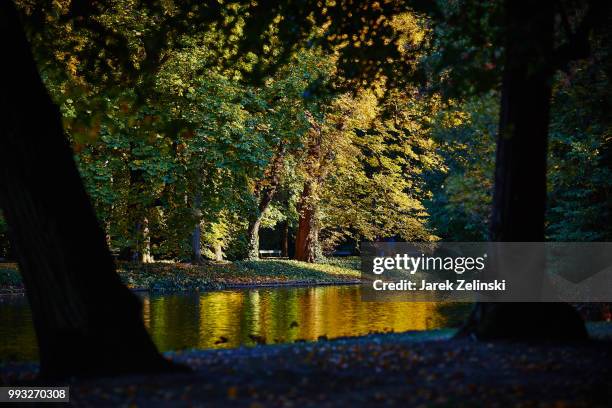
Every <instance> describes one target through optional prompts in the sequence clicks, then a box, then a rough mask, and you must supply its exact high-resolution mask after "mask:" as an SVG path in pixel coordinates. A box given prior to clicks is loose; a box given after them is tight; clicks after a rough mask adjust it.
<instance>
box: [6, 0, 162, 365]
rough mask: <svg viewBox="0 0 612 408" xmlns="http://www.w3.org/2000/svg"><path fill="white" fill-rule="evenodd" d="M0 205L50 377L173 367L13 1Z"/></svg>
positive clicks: (8, 21) (9, 16) (8, 16)
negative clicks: (130, 282) (125, 278)
mask: <svg viewBox="0 0 612 408" xmlns="http://www.w3.org/2000/svg"><path fill="white" fill-rule="evenodd" d="M0 21H1V24H0V30H1V31H2V32H1V35H0V41H2V42H3V43H2V49H3V50H4V55H5V56H6V61H10V63H6V64H4V66H5V69H7V70H8V71H7V72H6V73H5V75H3V76H2V78H3V79H2V80H3V82H4V83H3V84H2V89H3V91H2V93H1V94H0V112H1V113H2V115H3V120H2V121H0V204H1V206H2V209H3V212H4V216H5V217H6V221H7V223H8V225H9V228H10V233H11V238H12V242H13V243H14V244H15V247H16V248H17V255H18V260H19V268H20V272H21V274H22V276H23V280H24V284H25V287H26V291H27V295H28V299H29V302H30V306H31V309H32V315H33V320H34V326H35V329H36V335H37V339H38V346H39V355H40V374H41V376H43V377H65V376H85V375H101V374H114V373H124V372H144V371H154V370H163V369H169V368H171V367H173V366H172V365H171V363H169V362H168V361H166V360H165V359H163V358H162V357H161V355H160V354H159V353H158V351H157V349H156V347H155V345H154V344H153V342H152V341H151V338H150V337H149V335H148V334H147V332H146V330H145V327H144V324H143V320H142V316H141V304H140V302H139V300H138V298H137V297H136V296H135V295H133V294H132V293H131V292H130V291H129V290H128V289H127V288H126V287H125V286H124V285H123V284H122V283H121V281H120V280H119V277H118V275H117V274H116V273H115V266H114V262H113V259H112V257H111V255H110V253H109V251H108V248H107V246H106V242H105V236H104V232H103V230H102V228H100V226H99V224H98V221H97V219H96V216H95V214H94V211H93V208H92V206H91V204H90V202H89V198H88V196H87V193H86V192H85V189H84V187H83V184H82V182H81V178H80V176H79V173H78V171H77V168H76V165H75V163H74V160H73V157H72V150H71V149H70V146H69V144H68V142H67V140H66V137H65V136H64V132H63V129H62V125H61V115H60V112H59V109H58V107H57V106H55V105H54V104H53V102H52V101H51V98H50V97H49V95H48V94H47V91H46V89H45V87H44V85H43V82H42V80H41V78H40V76H39V74H38V71H37V68H36V65H35V63H34V60H33V58H32V55H31V51H30V46H29V44H28V42H27V40H26V37H25V35H24V32H23V29H22V27H21V26H20V23H19V21H20V20H19V17H18V14H17V11H16V10H15V7H14V5H13V2H11V1H4V2H1V4H0ZM58 198H59V199H58Z"/></svg>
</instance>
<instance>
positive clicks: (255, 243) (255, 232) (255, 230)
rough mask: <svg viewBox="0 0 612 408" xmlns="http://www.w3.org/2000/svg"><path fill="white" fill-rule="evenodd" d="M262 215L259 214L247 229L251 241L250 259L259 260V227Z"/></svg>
mask: <svg viewBox="0 0 612 408" xmlns="http://www.w3.org/2000/svg"><path fill="white" fill-rule="evenodd" d="M261 218H262V215H261V214H258V215H257V218H255V219H254V220H251V221H250V222H249V226H248V229H247V237H248V240H249V248H248V254H247V256H248V258H249V259H259V227H260V226H261Z"/></svg>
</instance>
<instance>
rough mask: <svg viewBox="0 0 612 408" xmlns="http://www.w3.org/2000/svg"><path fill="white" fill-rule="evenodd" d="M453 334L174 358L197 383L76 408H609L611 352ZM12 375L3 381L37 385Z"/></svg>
mask: <svg viewBox="0 0 612 408" xmlns="http://www.w3.org/2000/svg"><path fill="white" fill-rule="evenodd" d="M448 335H449V332H448V331H438V332H436V331H433V332H427V334H426V336H427V337H426V339H425V340H424V339H423V337H421V336H423V334H421V335H415V333H403V334H385V335H370V336H365V337H358V338H349V339H339V340H334V341H318V342H314V343H303V344H289V345H278V346H258V347H252V348H239V349H234V350H223V351H189V352H182V353H169V354H167V355H168V356H169V357H170V358H172V359H173V360H175V361H179V362H182V363H185V364H187V365H189V366H191V367H192V368H194V370H195V372H194V373H193V374H175V375H155V376H131V377H123V378H109V379H102V380H95V381H94V380H87V381H78V382H72V384H71V396H72V402H74V403H75V405H78V406H91V405H95V406H111V405H112V406H119V405H124V404H125V406H128V405H131V404H136V405H137V406H147V407H150V406H168V405H170V404H172V406H194V405H195V406H245V407H260V406H261V407H263V406H266V407H267V406H313V407H315V406H316V407H319V406H344V407H347V406H360V405H368V406H418V405H423V406H510V405H511V406H514V405H517V404H519V405H521V406H551V407H564V406H589V407H590V406H602V407H604V406H609V401H610V400H611V399H612V381H611V380H612V372H611V370H612V347H611V346H612V342H610V340H597V341H591V342H589V343H585V344H575V345H554V344H539V345H536V344H533V345H529V344H521V343H480V342H475V341H471V340H446V338H447V337H448ZM32 368H33V366H28V365H23V364H21V365H16V366H5V367H4V368H3V369H2V372H3V379H4V380H5V381H6V380H10V381H11V382H14V381H15V380H16V379H17V378H21V379H26V378H28V377H30V376H31V375H32Z"/></svg>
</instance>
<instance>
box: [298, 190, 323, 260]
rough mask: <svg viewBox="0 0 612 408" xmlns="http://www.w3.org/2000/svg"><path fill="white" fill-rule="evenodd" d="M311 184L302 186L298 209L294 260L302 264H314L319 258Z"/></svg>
mask: <svg viewBox="0 0 612 408" xmlns="http://www.w3.org/2000/svg"><path fill="white" fill-rule="evenodd" d="M313 184H314V182H312V181H306V183H305V184H304V190H302V195H301V197H300V203H299V208H298V211H299V213H300V219H299V223H298V231H297V237H296V239H295V259H297V260H298V261H303V262H315V261H316V260H317V259H319V258H320V248H319V223H318V219H317V207H316V203H314V202H313V199H312V195H313V191H314V185H313Z"/></svg>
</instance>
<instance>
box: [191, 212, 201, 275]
mask: <svg viewBox="0 0 612 408" xmlns="http://www.w3.org/2000/svg"><path fill="white" fill-rule="evenodd" d="M201 237H202V231H201V228H200V223H199V222H198V223H197V224H196V225H195V227H194V228H193V233H192V234H191V252H192V255H191V263H193V264H194V265H198V264H200V263H201V262H202V244H201V242H200V239H201Z"/></svg>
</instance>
